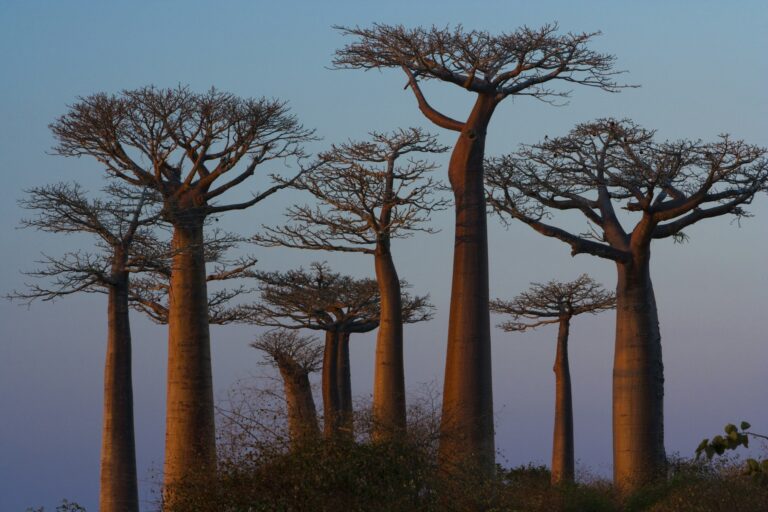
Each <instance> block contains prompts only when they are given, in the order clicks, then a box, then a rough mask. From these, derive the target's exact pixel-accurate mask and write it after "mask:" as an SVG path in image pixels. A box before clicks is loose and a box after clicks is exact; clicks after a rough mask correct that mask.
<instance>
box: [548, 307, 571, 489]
mask: <svg viewBox="0 0 768 512" xmlns="http://www.w3.org/2000/svg"><path fill="white" fill-rule="evenodd" d="M569 330H570V317H563V318H561V319H560V329H559V332H558V334H557V353H556V355H555V365H554V368H553V370H554V372H555V429H554V436H553V440H552V484H553V485H557V484H561V483H566V482H573V477H574V447H573V401H572V397H571V370H570V365H569V362H568V332H569Z"/></svg>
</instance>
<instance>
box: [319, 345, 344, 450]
mask: <svg viewBox="0 0 768 512" xmlns="http://www.w3.org/2000/svg"><path fill="white" fill-rule="evenodd" d="M338 354H339V336H338V333H337V332H336V331H330V330H329V331H326V332H325V350H324V351H323V373H322V388H323V436H324V437H325V438H326V439H333V438H335V437H337V436H338V434H339V414H340V407H341V404H340V401H339V394H338V387H337V378H338Z"/></svg>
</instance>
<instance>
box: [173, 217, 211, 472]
mask: <svg viewBox="0 0 768 512" xmlns="http://www.w3.org/2000/svg"><path fill="white" fill-rule="evenodd" d="M172 248H173V251H174V254H173V266H172V271H171V287H170V292H169V294H170V297H169V312H168V397H167V408H166V415H167V416H166V435H165V484H166V486H169V485H173V484H175V483H178V482H180V481H182V480H183V479H184V478H185V476H187V475H189V474H199V473H200V472H206V471H209V470H212V469H214V465H215V462H216V445H215V431H214V413H213V382H212V376H211V346H210V335H209V330H208V294H207V290H206V281H205V278H206V273H205V261H204V258H203V222H202V219H197V218H195V219H189V220H187V221H186V222H181V223H177V224H175V225H174V231H173V242H172Z"/></svg>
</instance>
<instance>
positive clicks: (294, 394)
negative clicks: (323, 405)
mask: <svg viewBox="0 0 768 512" xmlns="http://www.w3.org/2000/svg"><path fill="white" fill-rule="evenodd" d="M280 375H281V376H282V378H283V386H284V388H285V401H286V404H287V408H288V432H289V434H290V436H291V446H292V447H293V448H296V447H298V446H301V445H302V444H303V443H305V442H306V441H313V440H315V439H317V438H318V437H319V435H320V429H319V428H318V426H317V411H316V410H315V400H314V398H313V397H312V387H311V386H310V384H309V375H308V374H307V372H305V371H301V370H300V369H298V368H296V367H295V366H294V367H290V366H288V365H281V366H280Z"/></svg>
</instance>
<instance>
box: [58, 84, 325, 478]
mask: <svg viewBox="0 0 768 512" xmlns="http://www.w3.org/2000/svg"><path fill="white" fill-rule="evenodd" d="M51 130H52V131H53V134H54V136H55V138H56V139H57V141H58V144H57V145H56V146H55V148H54V152H55V153H56V154H59V155H64V156H77V157H79V156H83V155H87V156H90V157H93V158H95V159H96V160H97V161H98V162H99V163H100V164H101V165H103V166H104V167H105V170H106V172H107V173H108V174H109V175H111V176H113V177H116V178H119V179H121V180H123V181H125V182H126V183H128V184H131V185H134V186H139V187H147V188H149V189H151V190H153V191H155V192H156V193H157V194H158V195H159V196H160V197H161V200H162V203H163V217H164V220H165V221H166V222H168V223H170V224H171V225H172V226H173V242H172V245H173V263H172V275H171V289H170V303H169V311H168V314H169V318H168V333H169V334H168V393H167V408H166V445H165V467H164V483H165V485H166V487H168V486H169V485H171V484H173V483H174V482H178V481H179V480H181V479H182V478H183V477H184V476H185V475H186V474H190V473H192V472H199V471H206V470H208V469H210V468H212V467H213V464H214V463H215V458H216V446H215V433H214V410H213V383H212V375H211V360H210V359H211V354H210V334H209V327H208V314H207V307H208V294H207V291H206V280H205V260H204V257H203V225H204V224H205V220H206V218H208V217H209V216H211V215H216V214H221V213H224V212H229V211H232V210H243V209H246V208H249V207H251V206H253V205H255V204H256V203H258V202H260V201H262V200H263V199H265V198H266V197H268V196H270V195H272V194H273V193H275V192H276V191H278V190H280V189H282V188H284V187H286V186H288V185H289V184H290V180H287V181H285V182H282V183H278V184H275V185H273V186H271V187H270V188H267V189H266V190H265V191H263V192H261V193H259V194H254V196H253V197H252V198H250V199H246V200H235V201H234V202H225V201H223V200H222V199H223V197H224V196H225V195H226V193H227V192H228V191H230V190H231V189H233V188H242V187H241V185H242V184H243V183H244V182H246V181H247V180H248V179H249V178H251V177H252V176H253V175H254V174H255V172H256V169H257V168H259V167H261V166H263V165H264V164H265V163H267V162H270V161H272V160H275V159H285V158H289V157H300V156H302V150H301V147H300V145H301V143H302V142H304V141H306V140H307V139H308V138H311V136H312V132H310V131H308V130H306V129H304V128H303V127H302V126H301V125H300V124H299V122H298V121H297V120H296V118H295V117H294V116H293V115H291V114H290V113H289V111H288V108H287V106H286V104H285V103H284V102H281V101H277V100H271V99H265V98H261V99H243V98H239V97H236V96H234V95H232V94H228V93H225V92H221V91H218V90H216V89H210V90H209V91H208V92H205V93H200V94H198V93H193V92H191V91H190V90H189V89H187V88H186V87H178V88H176V89H157V88H155V87H144V88H140V89H135V90H127V91H123V92H121V93H120V94H118V95H108V94H104V93H99V94H94V95H91V96H88V97H85V98H80V99H79V100H78V101H77V102H76V103H75V104H74V105H72V106H70V107H69V111H68V112H67V113H66V114H64V115H63V116H61V117H60V118H58V119H57V120H56V121H55V122H54V123H53V124H52V125H51Z"/></svg>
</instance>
